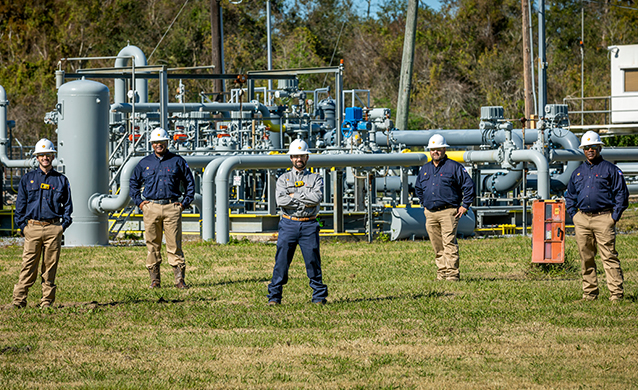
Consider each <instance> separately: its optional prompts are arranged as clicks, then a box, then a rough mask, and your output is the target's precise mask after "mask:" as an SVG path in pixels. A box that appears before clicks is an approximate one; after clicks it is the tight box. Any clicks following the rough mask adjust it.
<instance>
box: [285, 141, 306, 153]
mask: <svg viewBox="0 0 638 390" xmlns="http://www.w3.org/2000/svg"><path fill="white" fill-rule="evenodd" d="M288 154H290V155H300V154H310V152H309V151H308V144H307V143H306V141H304V140H302V139H296V140H294V141H292V142H291V143H290V149H288Z"/></svg>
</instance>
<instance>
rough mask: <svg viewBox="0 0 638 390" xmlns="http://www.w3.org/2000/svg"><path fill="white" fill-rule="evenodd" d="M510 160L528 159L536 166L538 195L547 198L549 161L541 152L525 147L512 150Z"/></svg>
mask: <svg viewBox="0 0 638 390" xmlns="http://www.w3.org/2000/svg"><path fill="white" fill-rule="evenodd" d="M511 157H512V160H514V161H528V162H531V163H533V164H534V165H535V166H536V174H537V175H538V183H537V185H538V195H539V196H540V197H541V199H549V163H548V162H547V159H546V158H545V156H543V154H542V153H540V152H538V151H536V150H531V149H526V150H514V151H512V155H511Z"/></svg>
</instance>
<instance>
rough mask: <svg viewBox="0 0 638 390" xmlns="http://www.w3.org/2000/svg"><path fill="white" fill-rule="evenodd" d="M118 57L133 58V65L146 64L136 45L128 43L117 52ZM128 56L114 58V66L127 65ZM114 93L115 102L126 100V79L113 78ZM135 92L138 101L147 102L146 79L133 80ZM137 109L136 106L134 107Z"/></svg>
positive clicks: (122, 66) (121, 66)
mask: <svg viewBox="0 0 638 390" xmlns="http://www.w3.org/2000/svg"><path fill="white" fill-rule="evenodd" d="M117 56H118V57H129V58H134V62H135V66H146V65H147V62H146V56H145V55H144V52H143V51H142V50H141V49H140V48H139V47H137V46H133V45H128V46H126V47H124V48H123V49H122V50H120V52H119V53H118V54H117ZM128 63H129V59H128V58H116V59H115V67H116V68H124V67H126V66H127V65H128ZM114 87H115V93H114V96H113V99H114V100H115V103H124V102H126V80H125V79H115V80H114ZM135 92H137V95H138V96H137V97H138V98H139V102H140V103H146V102H148V82H147V80H146V79H143V78H139V79H136V80H135ZM136 102H137V99H136ZM136 109H137V107H136Z"/></svg>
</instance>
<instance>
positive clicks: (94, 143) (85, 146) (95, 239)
mask: <svg viewBox="0 0 638 390" xmlns="http://www.w3.org/2000/svg"><path fill="white" fill-rule="evenodd" d="M57 111H58V160H59V164H60V165H59V166H58V169H59V170H60V171H61V172H63V173H64V174H65V175H66V177H67V178H68V179H69V182H70V184H71V195H72V198H73V224H72V225H71V226H70V227H69V228H68V229H67V230H66V232H65V233H64V244H65V246H92V245H108V243H109V236H108V216H107V215H106V214H95V213H93V212H91V211H90V209H89V207H88V202H89V198H90V197H91V195H93V194H95V193H100V194H106V193H108V190H109V189H108V178H109V169H108V140H109V132H108V130H109V129H108V123H109V116H108V114H109V89H108V88H107V87H106V85H104V84H101V83H98V82H95V81H90V80H77V81H72V82H69V83H66V84H63V85H62V86H61V87H60V89H59V90H58V105H57Z"/></svg>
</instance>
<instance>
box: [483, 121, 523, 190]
mask: <svg viewBox="0 0 638 390" xmlns="http://www.w3.org/2000/svg"><path fill="white" fill-rule="evenodd" d="M494 140H495V141H496V142H498V143H503V142H505V132H504V131H501V132H498V133H497V134H496V135H495V136H494ZM512 141H513V142H514V145H516V148H517V149H519V150H521V149H523V137H521V136H520V135H518V134H515V133H512ZM522 178H523V163H519V164H517V165H516V168H515V169H510V170H508V172H507V173H506V174H505V175H498V174H494V175H490V176H489V177H487V178H486V179H485V181H484V185H483V188H487V189H489V190H490V191H491V192H492V193H502V192H508V191H511V190H513V189H514V188H516V187H518V185H519V184H520V183H521V179H522Z"/></svg>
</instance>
